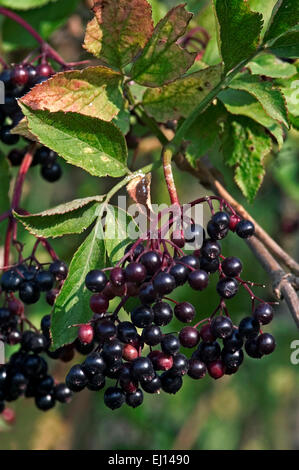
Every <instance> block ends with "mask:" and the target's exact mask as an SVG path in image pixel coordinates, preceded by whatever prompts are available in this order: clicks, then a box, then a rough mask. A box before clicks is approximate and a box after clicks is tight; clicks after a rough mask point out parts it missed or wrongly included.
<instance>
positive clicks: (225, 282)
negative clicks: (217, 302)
mask: <svg viewBox="0 0 299 470" xmlns="http://www.w3.org/2000/svg"><path fill="white" fill-rule="evenodd" d="M216 289H217V292H218V294H219V295H220V297H222V298H223V299H231V298H232V297H234V296H235V295H236V294H237V292H238V289H239V284H238V281H236V279H235V278H233V277H224V278H222V279H220V281H218V283H217V286H216Z"/></svg>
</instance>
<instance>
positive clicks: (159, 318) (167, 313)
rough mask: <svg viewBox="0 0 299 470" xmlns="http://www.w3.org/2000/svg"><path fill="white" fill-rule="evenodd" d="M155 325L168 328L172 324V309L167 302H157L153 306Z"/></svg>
mask: <svg viewBox="0 0 299 470" xmlns="http://www.w3.org/2000/svg"><path fill="white" fill-rule="evenodd" d="M153 313H154V323H155V324H156V325H158V326H166V325H168V323H170V322H171V320H172V317H173V313H172V308H171V307H170V305H169V304H168V303H166V302H162V301H159V302H156V303H155V304H154V305H153Z"/></svg>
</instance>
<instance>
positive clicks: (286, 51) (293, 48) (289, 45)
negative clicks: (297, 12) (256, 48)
mask: <svg viewBox="0 0 299 470" xmlns="http://www.w3.org/2000/svg"><path fill="white" fill-rule="evenodd" d="M270 49H271V51H272V52H273V53H274V54H276V55H278V56H280V57H291V58H294V59H297V58H298V57H299V28H297V29H296V30H295V29H294V30H292V31H289V32H288V33H286V34H284V35H283V36H281V37H280V38H278V39H277V40H276V41H274V42H273V44H272V45H271V46H270Z"/></svg>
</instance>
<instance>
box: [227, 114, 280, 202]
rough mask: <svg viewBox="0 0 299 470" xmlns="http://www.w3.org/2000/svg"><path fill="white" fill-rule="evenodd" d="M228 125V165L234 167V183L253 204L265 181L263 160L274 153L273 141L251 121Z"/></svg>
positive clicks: (242, 119)
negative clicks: (272, 150) (270, 153)
mask: <svg viewBox="0 0 299 470" xmlns="http://www.w3.org/2000/svg"><path fill="white" fill-rule="evenodd" d="M228 126H229V128H228V129H227V133H226V138H224V144H223V154H224V159H225V163H226V164H227V165H228V166H231V167H235V181H236V183H237V185H238V186H239V188H240V189H241V191H242V193H243V194H244V196H245V197H246V198H247V199H248V200H249V201H250V202H252V201H253V199H254V198H255V196H256V193H257V191H258V189H259V187H260V186H261V184H262V181H263V178H264V174H265V169H264V158H265V156H266V155H267V154H268V153H269V152H270V151H271V147H272V143H271V139H270V137H269V136H267V134H266V133H265V130H264V129H263V128H262V127H261V126H260V125H259V124H256V123H255V122H254V121H252V120H251V119H247V118H242V117H239V118H237V119H235V118H232V119H231V120H230V121H229V123H228Z"/></svg>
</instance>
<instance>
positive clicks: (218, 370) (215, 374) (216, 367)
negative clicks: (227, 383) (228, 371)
mask: <svg viewBox="0 0 299 470" xmlns="http://www.w3.org/2000/svg"><path fill="white" fill-rule="evenodd" d="M208 372H209V374H210V376H211V377H212V378H213V379H215V380H217V379H220V378H221V377H222V376H223V375H224V374H225V365H224V364H223V362H222V361H220V360H218V361H214V362H210V364H208Z"/></svg>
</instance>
